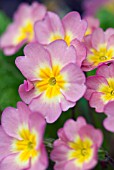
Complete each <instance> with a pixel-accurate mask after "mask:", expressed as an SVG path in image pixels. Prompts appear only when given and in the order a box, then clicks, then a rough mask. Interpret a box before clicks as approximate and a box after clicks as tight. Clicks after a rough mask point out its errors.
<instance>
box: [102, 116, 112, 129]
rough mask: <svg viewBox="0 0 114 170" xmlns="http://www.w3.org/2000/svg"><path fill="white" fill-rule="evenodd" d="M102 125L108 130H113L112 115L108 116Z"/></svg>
mask: <svg viewBox="0 0 114 170" xmlns="http://www.w3.org/2000/svg"><path fill="white" fill-rule="evenodd" d="M103 125H104V127H105V128H106V129H107V130H108V131H110V132H114V116H108V117H107V118H106V119H105V120H104V122H103Z"/></svg>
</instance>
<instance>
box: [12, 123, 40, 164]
mask: <svg viewBox="0 0 114 170" xmlns="http://www.w3.org/2000/svg"><path fill="white" fill-rule="evenodd" d="M17 133H18V135H19V137H20V140H18V139H15V140H13V141H12V146H11V150H12V152H13V153H19V154H18V156H17V157H16V161H17V163H18V164H20V163H21V164H26V163H28V162H29V159H30V158H31V159H32V161H35V160H36V159H37V158H38V156H39V154H40V152H39V151H38V150H37V144H38V134H37V132H36V131H35V130H34V129H32V131H30V130H29V128H28V126H27V125H22V126H21V127H20V128H19V129H18V132H17Z"/></svg>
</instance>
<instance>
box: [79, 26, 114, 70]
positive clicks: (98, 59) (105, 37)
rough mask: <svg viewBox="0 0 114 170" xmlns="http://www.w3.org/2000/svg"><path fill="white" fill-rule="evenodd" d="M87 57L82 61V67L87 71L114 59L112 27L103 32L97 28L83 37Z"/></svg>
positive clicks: (113, 31)
mask: <svg viewBox="0 0 114 170" xmlns="http://www.w3.org/2000/svg"><path fill="white" fill-rule="evenodd" d="M85 45H86V48H87V57H86V59H85V60H84V61H83V63H82V69H83V70H84V71H89V70H93V69H95V68H97V67H98V66H99V65H101V64H103V63H109V62H111V61H114V29H112V28H109V29H107V30H106V31H105V32H103V30H102V29H101V28H97V29H96V30H95V31H94V32H93V34H92V35H88V36H87V37H85Z"/></svg>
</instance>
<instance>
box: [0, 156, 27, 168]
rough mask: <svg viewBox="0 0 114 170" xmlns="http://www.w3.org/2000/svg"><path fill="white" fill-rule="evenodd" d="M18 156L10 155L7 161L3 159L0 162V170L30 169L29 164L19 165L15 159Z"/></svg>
mask: <svg viewBox="0 0 114 170" xmlns="http://www.w3.org/2000/svg"><path fill="white" fill-rule="evenodd" d="M16 156H17V154H12V155H9V156H8V157H6V158H5V159H3V160H2V161H1V162H0V170H9V168H10V169H11V170H22V169H28V168H29V162H28V163H27V165H26V166H25V165H24V166H23V165H21V164H17V162H16V160H15V158H16Z"/></svg>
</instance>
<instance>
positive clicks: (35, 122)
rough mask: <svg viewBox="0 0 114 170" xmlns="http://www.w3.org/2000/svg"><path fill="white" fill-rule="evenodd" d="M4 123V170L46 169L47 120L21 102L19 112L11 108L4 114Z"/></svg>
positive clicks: (0, 142)
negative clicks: (45, 135) (45, 140)
mask: <svg viewBox="0 0 114 170" xmlns="http://www.w3.org/2000/svg"><path fill="white" fill-rule="evenodd" d="M1 120H2V121H1V124H2V125H1V127H0V153H1V154H0V170H9V169H11V170H23V169H29V170H36V169H39V170H45V169H46V168H47V166H48V160H47V153H46V150H45V147H44V144H43V134H44V129H45V125H46V122H45V120H44V118H43V117H42V116H41V115H40V114H38V113H32V112H31V111H30V110H29V108H28V107H27V106H26V105H25V104H24V103H22V102H18V103H17V109H15V108H12V107H8V108H6V109H5V110H4V111H3V114H2V119H1Z"/></svg>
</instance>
